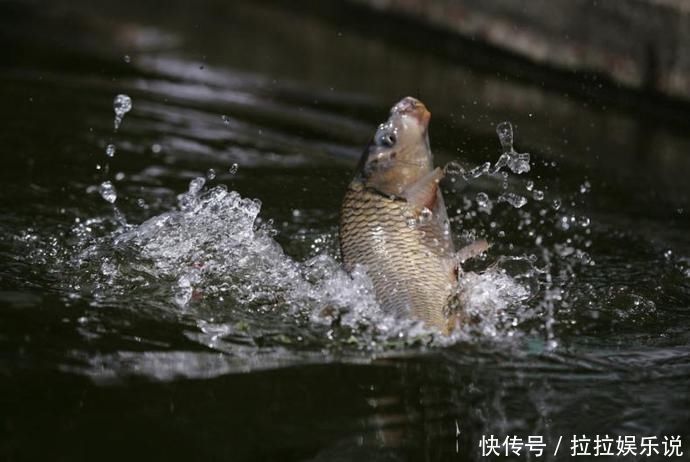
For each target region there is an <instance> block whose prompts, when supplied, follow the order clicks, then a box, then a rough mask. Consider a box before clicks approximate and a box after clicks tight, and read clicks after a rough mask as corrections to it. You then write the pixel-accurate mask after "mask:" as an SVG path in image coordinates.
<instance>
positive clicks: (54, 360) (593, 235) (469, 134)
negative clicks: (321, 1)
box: [0, 1, 690, 461]
mask: <svg viewBox="0 0 690 462" xmlns="http://www.w3.org/2000/svg"><path fill="white" fill-rule="evenodd" d="M139 3H142V2H138V3H136V2H127V1H125V2H122V1H121V2H112V3H109V2H105V3H103V4H102V5H101V4H99V7H98V8H96V7H93V6H91V5H90V4H89V3H86V2H84V4H80V5H75V6H70V7H59V8H58V7H50V9H48V10H39V9H37V7H36V6H32V4H20V3H2V4H0V18H2V19H0V21H2V27H0V31H2V33H0V40H1V41H2V43H3V45H5V46H4V47H3V49H6V50H11V52H10V53H9V54H8V56H6V57H5V59H4V61H3V64H2V67H0V80H1V82H2V84H1V85H0V92H2V95H1V96H2V100H3V102H4V104H3V105H2V106H1V107H0V111H1V112H2V114H3V120H4V125H3V128H2V129H0V141H1V144H0V145H1V146H2V147H3V150H4V152H5V154H6V155H5V156H3V164H4V165H3V169H1V170H0V175H2V180H3V181H2V183H3V188H2V189H1V190H0V203H2V204H3V207H2V209H1V212H0V214H1V215H0V216H1V219H0V233H1V235H2V240H1V241H0V242H1V244H0V258H2V266H1V267H0V268H1V269H0V271H1V272H0V344H1V345H2V351H3V355H2V356H0V396H3V398H4V399H3V401H2V410H3V411H2V413H0V429H1V430H0V435H2V436H1V437H0V454H1V455H2V456H3V458H4V459H7V460H15V459H18V460H26V459H36V460H39V459H41V460H44V459H46V458H51V459H55V458H58V459H64V460H80V459H93V458H94V456H96V457H99V458H101V459H113V460H114V459H120V460H121V459H122V458H123V457H129V456H131V454H132V453H133V452H135V451H136V453H137V454H141V455H142V456H143V457H148V458H154V459H159V458H163V457H165V458H167V459H175V460H208V459H219V458H223V459H230V460H305V461H306V460H372V459H373V460H379V459H381V460H482V457H481V453H480V448H479V442H480V441H481V438H482V436H483V435H485V436H487V437H488V436H489V435H491V434H493V435H495V436H497V437H501V438H505V437H506V436H510V435H515V436H518V437H521V438H525V439H526V438H527V437H528V436H529V435H539V436H542V437H543V438H544V441H545V442H546V443H547V448H548V449H549V450H550V451H551V453H552V452H553V449H554V448H555V444H556V441H557V440H558V438H559V436H563V437H564V438H563V443H562V448H561V452H560V453H559V455H558V456H557V457H555V458H554V457H553V456H551V455H550V456H549V457H550V459H549V458H546V460H565V459H567V458H568V457H567V452H569V448H570V438H571V437H572V435H583V434H585V435H589V436H591V438H594V437H595V436H596V435H597V434H599V435H604V434H608V435H610V436H612V437H618V436H621V435H630V436H635V437H637V438H640V437H643V436H645V437H646V436H656V437H657V438H658V441H659V443H661V442H662V441H663V437H664V436H668V437H670V436H672V435H681V436H682V439H683V445H684V446H683V447H684V449H685V450H686V456H685V457H687V454H688V453H690V447H689V446H688V444H690V443H688V442H689V441H690V434H688V430H687V428H688V427H687V422H688V421H689V420H690V407H689V405H688V402H690V400H689V399H688V390H689V389H690V387H689V385H690V359H689V358H690V355H689V353H690V347H688V343H689V342H688V341H689V340H690V309H689V304H690V239H689V238H688V235H689V233H688V229H689V221H688V210H690V207H689V205H688V195H689V193H690V190H689V189H688V186H687V182H686V181H685V178H687V176H688V174H690V160H689V159H688V158H687V156H686V155H685V153H687V152H688V148H689V147H690V137H688V135H687V133H688V132H687V130H686V127H684V126H677V125H673V124H672V123H670V122H667V121H665V120H662V119H659V120H656V119H653V118H650V117H649V116H648V115H646V114H642V113H639V114H638V113H635V112H621V111H620V110H617V109H616V108H615V107H613V108H612V107H604V106H603V105H602V104H601V103H599V102H598V101H596V100H577V99H573V98H571V97H568V96H565V95H561V94H560V93H558V92H557V91H553V90H549V89H544V88H542V87H541V86H531V85H530V84H527V83H524V82H521V81H520V80H519V79H513V78H509V77H505V76H501V77H496V74H495V73H494V72H486V73H485V72H484V71H482V70H478V69H474V68H471V67H464V66H463V65H461V64H457V63H454V62H451V61H449V60H446V59H444V58H443V57H441V56H433V55H430V54H428V53H427V52H424V51H420V50H416V49H410V48H408V47H407V46H406V45H405V44H401V43H397V42H395V41H393V40H391V39H390V38H385V37H381V36H377V35H375V34H373V35H372V34H370V33H368V32H363V31H362V30H361V29H358V28H357V27H355V25H356V24H357V23H358V19H357V18H355V17H353V18H349V17H347V15H345V16H343V18H342V19H339V20H338V21H335V22H334V21H333V20H332V19H327V18H324V17H322V16H318V15H300V14H296V13H295V12H293V11H292V10H291V9H290V8H283V7H281V6H279V5H273V4H272V3H267V4H264V3H261V4H258V5H257V4H255V3H254V2H236V3H232V2H231V3H227V2H218V3H217V2H213V1H208V2H204V4H203V6H204V8H202V7H199V8H195V9H194V10H192V11H190V10H189V8H188V7H185V6H182V5H177V4H173V5H172V6H171V7H170V8H167V9H166V10H165V11H160V10H158V9H153V8H150V7H148V6H146V5H144V4H139ZM43 7H44V8H45V6H43ZM209 9H212V10H213V11H214V14H213V15H208V14H207V13H206V12H207V11H208V10H209ZM67 19H69V21H67ZM295 30H300V31H304V33H300V34H295V33H294V31H295ZM56 37H58V38H60V41H59V43H60V44H61V45H60V47H57V46H56V40H55V38H56ZM123 56H126V57H128V58H123ZM345 63H356V64H357V65H345ZM420 70H424V72H420ZM391 76H395V78H391ZM445 89H453V91H452V92H451V91H446V90H445ZM407 94H412V96H418V97H420V98H421V99H422V100H423V101H424V102H425V103H426V104H427V106H428V107H429V108H430V110H431V111H432V114H433V116H432V121H431V128H430V136H431V143H432V148H433V150H434V152H435V156H436V164H437V165H440V166H444V165H445V166H446V169H445V170H446V172H447V174H448V176H449V179H448V181H447V182H445V183H444V189H445V191H444V192H445V200H446V204H447V206H448V211H449V216H450V219H451V226H452V233H453V235H454V238H455V240H456V242H457V245H458V247H460V246H462V245H466V244H468V243H470V242H473V241H474V240H476V239H481V238H485V239H487V240H488V241H489V242H490V243H491V245H492V246H491V248H490V249H489V251H488V253H487V254H486V255H484V256H482V257H480V258H478V259H473V260H468V261H467V262H466V263H465V264H464V265H463V269H464V271H465V275H464V277H463V278H462V280H461V284H460V287H459V290H460V297H461V299H462V301H463V302H464V303H465V305H466V306H467V313H468V317H469V318H470V320H471V322H468V323H467V324H466V325H465V327H463V328H462V329H459V330H457V331H456V332H454V333H453V334H452V335H451V336H450V337H448V338H445V337H442V336H439V335H437V334H435V333H434V332H429V331H427V330H425V329H424V328H423V326H420V325H419V324H418V323H415V322H413V321H400V320H395V319H393V318H391V317H390V316H388V315H387V314H386V313H384V312H381V310H380V309H379V308H378V306H377V305H376V303H375V301H374V299H373V296H372V290H371V285H370V281H369V280H368V279H367V278H366V276H365V275H364V274H362V273H361V272H357V273H355V274H354V275H353V277H350V276H349V275H347V274H346V273H344V272H343V271H342V269H341V268H340V263H339V256H338V250H337V249H338V244H337V233H336V231H337V223H338V208H339V205H340V200H341V198H342V194H343V191H344V188H345V186H346V185H347V183H348V182H349V180H350V178H351V175H352V172H353V169H354V166H355V164H356V162H357V159H358V156H359V154H360V152H361V150H362V148H363V146H364V145H365V144H366V142H367V141H368V139H369V138H370V137H371V136H373V134H374V132H375V131H376V129H377V127H378V125H379V124H380V123H381V122H382V121H383V120H385V118H386V116H387V111H388V108H389V107H390V106H391V105H392V104H393V103H394V102H396V101H397V100H398V99H400V98H401V97H402V96H405V95H407ZM118 95H128V97H129V101H130V102H129V103H127V102H126V100H125V99H123V98H120V99H119V103H117V104H115V105H114V101H115V102H117V97H118ZM132 102H133V103H132ZM126 108H129V109H127V110H125V109H126ZM113 111H115V117H116V119H115V122H116V124H115V125H116V126H115V127H114V126H113ZM118 114H119V116H120V118H119V122H118V119H117V117H118ZM123 117H124V119H123ZM506 121H509V124H506V123H505V122H506ZM114 128H117V130H115V131H114ZM508 135H509V136H508ZM109 146H113V149H112V153H113V156H109V155H104V153H106V154H107V153H108V152H109V151H110V148H109ZM115 151H116V153H115ZM524 151H529V153H530V154H529V156H525V155H523V154H520V153H523V152H524ZM518 206H519V207H518ZM660 447H661V446H660ZM566 450H567V451H566ZM563 451H566V452H563ZM547 452H548V451H547ZM522 459H524V460H527V459H526V457H522V458H521V460H522ZM583 460H585V459H584V458H583ZM645 460H646V459H645ZM650 460H653V458H650ZM669 460H674V459H669ZM676 460H683V459H682V458H676Z"/></svg>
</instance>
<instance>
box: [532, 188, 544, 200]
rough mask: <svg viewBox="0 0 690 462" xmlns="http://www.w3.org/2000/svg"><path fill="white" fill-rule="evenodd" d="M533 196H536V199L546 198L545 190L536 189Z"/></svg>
mask: <svg viewBox="0 0 690 462" xmlns="http://www.w3.org/2000/svg"><path fill="white" fill-rule="evenodd" d="M532 197H533V198H534V200H535V201H541V200H544V191H541V190H539V189H535V190H534V191H532Z"/></svg>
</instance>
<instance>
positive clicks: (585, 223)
mask: <svg viewBox="0 0 690 462" xmlns="http://www.w3.org/2000/svg"><path fill="white" fill-rule="evenodd" d="M577 223H578V224H579V225H580V226H582V227H583V228H587V227H588V226H589V224H590V219H589V217H587V216H584V215H583V216H581V217H580V218H579V219H578V220H577Z"/></svg>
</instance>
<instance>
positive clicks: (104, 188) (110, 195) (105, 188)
mask: <svg viewBox="0 0 690 462" xmlns="http://www.w3.org/2000/svg"><path fill="white" fill-rule="evenodd" d="M98 192H99V194H100V195H101V197H102V198H103V199H105V200H106V201H108V202H110V203H111V204H114V203H115V201H116V200H117V191H116V190H115V186H113V184H112V183H111V182H110V181H104V182H103V183H101V185H100V187H99V188H98Z"/></svg>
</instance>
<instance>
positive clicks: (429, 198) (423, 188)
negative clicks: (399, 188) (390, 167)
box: [402, 167, 443, 211]
mask: <svg viewBox="0 0 690 462" xmlns="http://www.w3.org/2000/svg"><path fill="white" fill-rule="evenodd" d="M442 178H443V171H442V170H441V169H440V168H438V167H436V168H435V169H434V170H433V171H431V172H429V173H427V174H426V175H424V176H423V177H421V178H420V179H419V180H417V181H415V182H414V183H413V184H412V185H410V186H409V187H408V188H407V189H406V190H405V191H403V194H402V195H403V197H404V198H405V199H407V202H408V203H409V204H410V205H411V206H412V207H414V208H415V209H416V210H417V211H421V210H423V209H424V208H427V209H429V210H434V208H435V206H436V201H437V199H438V183H439V181H441V179H442Z"/></svg>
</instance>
